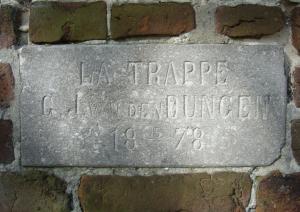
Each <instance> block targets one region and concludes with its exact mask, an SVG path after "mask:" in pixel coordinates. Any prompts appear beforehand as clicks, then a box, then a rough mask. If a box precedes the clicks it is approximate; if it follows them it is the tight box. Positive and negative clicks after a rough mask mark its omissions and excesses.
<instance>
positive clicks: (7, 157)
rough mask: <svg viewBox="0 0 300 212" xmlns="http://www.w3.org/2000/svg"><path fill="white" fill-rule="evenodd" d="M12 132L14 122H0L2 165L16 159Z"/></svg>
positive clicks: (0, 160) (0, 155)
mask: <svg viewBox="0 0 300 212" xmlns="http://www.w3.org/2000/svg"><path fill="white" fill-rule="evenodd" d="M12 132H13V124H12V122H11V121H10V120H0V163H11V162H12V161H14V159H15V156H14V147H13V140H12ZM0 211H1V210H0Z"/></svg>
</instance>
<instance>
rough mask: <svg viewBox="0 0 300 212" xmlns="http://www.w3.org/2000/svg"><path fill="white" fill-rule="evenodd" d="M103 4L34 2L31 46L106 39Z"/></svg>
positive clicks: (104, 8) (30, 34) (31, 20)
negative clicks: (34, 44)
mask: <svg viewBox="0 0 300 212" xmlns="http://www.w3.org/2000/svg"><path fill="white" fill-rule="evenodd" d="M106 13H107V12H106V3H105V2H103V1H97V2H47V1H46V2H45V1H44V2H34V3H32V6H31V8H30V20H29V37H30V40H31V41H32V42H33V43H69V42H80V41H86V40H100V39H106V38H107V21H106V19H107V18H106V16H107V15H106Z"/></svg>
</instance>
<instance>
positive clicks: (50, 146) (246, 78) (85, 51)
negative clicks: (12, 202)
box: [20, 44, 287, 167]
mask: <svg viewBox="0 0 300 212" xmlns="http://www.w3.org/2000/svg"><path fill="white" fill-rule="evenodd" d="M283 60H284V59H283V51H282V49H281V48H280V47H278V46H274V45H258V46H237V45H198V44H196V45H156V44H155V45H154V44H152V45H140V44H138V45H101V46H91V45H90V46H89V45H75V46H64V45H60V46H49V47H44V46H43V47H41V46H32V47H25V48H23V49H22V52H21V57H20V63H21V67H20V74H21V80H22V85H23V89H22V93H21V97H20V99H21V137H22V139H21V140H22V141H21V142H22V145H21V148H22V163H23V165H26V166H100V167H114V166H135V167H145V166H147V167H148V166H151V167H203V166H257V165H267V164H270V163H272V162H273V161H274V160H275V159H276V158H278V156H279V154H280V149H281V147H282V145H283V144H284V142H285V116H286V112H285V111H286V93H287V91H286V77H285V74H284V69H283V67H284V61H283Z"/></svg>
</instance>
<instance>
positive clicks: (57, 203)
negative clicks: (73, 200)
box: [0, 171, 71, 212]
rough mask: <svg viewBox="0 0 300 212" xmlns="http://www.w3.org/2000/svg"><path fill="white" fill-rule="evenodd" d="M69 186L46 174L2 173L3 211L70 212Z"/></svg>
mask: <svg viewBox="0 0 300 212" xmlns="http://www.w3.org/2000/svg"><path fill="white" fill-rule="evenodd" d="M66 189H67V184H66V182H64V181H63V180H61V179H59V178H57V177H55V176H53V175H47V173H45V172H38V171H32V172H28V171H26V172H24V173H22V174H20V173H0V211H1V212H37V211H45V212H52V211H53V212H70V211H71V209H70V204H69V197H68V195H67V194H66V192H65V191H66Z"/></svg>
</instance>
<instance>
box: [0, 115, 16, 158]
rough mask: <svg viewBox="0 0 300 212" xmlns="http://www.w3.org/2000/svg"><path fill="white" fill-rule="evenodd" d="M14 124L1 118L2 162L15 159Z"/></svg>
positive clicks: (0, 151)
mask: <svg viewBox="0 0 300 212" xmlns="http://www.w3.org/2000/svg"><path fill="white" fill-rule="evenodd" d="M12 133H13V124H12V122H11V121H10V120H0V163H11V162H12V161H14V159H15V157H14V147H13V139H12V137H13V136H12Z"/></svg>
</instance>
